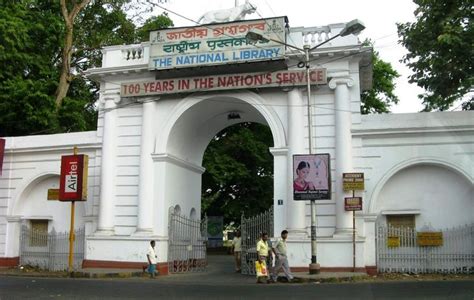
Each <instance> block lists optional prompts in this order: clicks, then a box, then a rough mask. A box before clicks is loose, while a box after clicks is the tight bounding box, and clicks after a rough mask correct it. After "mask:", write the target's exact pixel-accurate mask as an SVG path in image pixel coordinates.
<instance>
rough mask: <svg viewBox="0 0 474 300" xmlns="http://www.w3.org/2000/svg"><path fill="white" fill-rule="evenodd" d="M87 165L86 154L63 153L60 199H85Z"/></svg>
mask: <svg viewBox="0 0 474 300" xmlns="http://www.w3.org/2000/svg"><path fill="white" fill-rule="evenodd" d="M87 167H88V156H87V155H83V154H81V155H65V156H62V157H61V177H60V179H59V200H60V201H86V200H87Z"/></svg>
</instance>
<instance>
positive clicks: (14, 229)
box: [5, 216, 21, 258]
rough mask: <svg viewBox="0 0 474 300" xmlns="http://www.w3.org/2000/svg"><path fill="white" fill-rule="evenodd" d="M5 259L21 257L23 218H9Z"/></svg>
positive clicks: (7, 218)
mask: <svg viewBox="0 0 474 300" xmlns="http://www.w3.org/2000/svg"><path fill="white" fill-rule="evenodd" d="M6 220H7V228H6V236H5V240H6V245H5V257H9V258H11V257H18V256H20V234H21V216H7V217H6Z"/></svg>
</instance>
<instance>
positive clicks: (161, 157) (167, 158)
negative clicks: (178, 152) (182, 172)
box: [151, 153, 206, 174]
mask: <svg viewBox="0 0 474 300" xmlns="http://www.w3.org/2000/svg"><path fill="white" fill-rule="evenodd" d="M151 158H152V159H153V161H164V162H169V163H172V164H174V165H177V166H180V167H183V168H186V169H188V170H190V171H192V172H195V173H198V174H202V173H204V172H205V171H206V169H205V168H203V167H201V166H198V165H196V164H193V163H191V162H189V161H186V160H184V159H181V158H178V157H176V156H173V155H171V154H167V153H160V154H152V155H151Z"/></svg>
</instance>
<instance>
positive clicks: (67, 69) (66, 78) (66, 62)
mask: <svg viewBox="0 0 474 300" xmlns="http://www.w3.org/2000/svg"><path fill="white" fill-rule="evenodd" d="M68 23H69V22H67V21H66V37H65V43H64V49H63V54H62V66H61V74H60V77H59V84H58V87H57V89H56V93H55V95H56V107H60V106H61V104H62V101H63V99H64V97H66V95H67V92H68V90H69V85H70V84H71V80H72V74H71V57H72V37H73V24H72V22H71V23H69V24H68Z"/></svg>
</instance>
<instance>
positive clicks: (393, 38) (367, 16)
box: [154, 0, 422, 113]
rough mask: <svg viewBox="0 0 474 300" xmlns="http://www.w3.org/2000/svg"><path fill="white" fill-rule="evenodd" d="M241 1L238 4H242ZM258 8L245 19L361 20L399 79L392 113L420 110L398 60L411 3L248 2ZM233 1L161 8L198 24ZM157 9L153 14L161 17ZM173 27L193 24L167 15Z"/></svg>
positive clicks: (187, 1) (180, 0)
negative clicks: (397, 100) (400, 30)
mask: <svg viewBox="0 0 474 300" xmlns="http://www.w3.org/2000/svg"><path fill="white" fill-rule="evenodd" d="M243 2H244V0H240V3H243ZM250 2H251V3H252V4H254V5H255V6H256V7H257V13H254V14H252V15H249V16H247V19H255V18H260V17H264V18H268V17H274V16H287V17H288V19H289V22H290V26H291V27H298V26H305V27H313V26H324V25H328V24H332V23H343V22H348V21H350V20H352V19H359V20H361V21H362V22H363V23H364V24H365V26H366V29H365V30H364V31H363V32H362V33H361V34H360V36H359V37H360V39H361V40H364V39H365V38H370V39H372V40H374V41H375V50H376V51H378V52H379V53H380V56H381V58H382V59H383V60H384V61H387V62H390V63H391V64H392V66H393V67H394V68H395V69H396V70H397V71H398V72H399V73H400V74H401V75H402V76H401V77H400V78H399V80H398V81H397V89H396V94H397V95H398V97H399V98H400V103H399V104H398V105H397V106H394V107H392V112H395V113H406V112H417V111H420V110H421V109H422V105H421V101H420V100H418V98H417V94H419V93H421V92H422V89H420V88H418V87H417V86H416V85H414V84H409V83H408V79H407V77H408V75H410V74H411V71H410V70H409V69H408V68H407V67H406V66H405V65H404V64H403V63H400V62H399V60H400V59H401V58H402V56H403V55H404V54H405V53H406V49H405V48H404V47H402V46H400V45H399V44H398V42H397V41H398V35H397V27H396V23H397V22H399V23H400V22H408V21H414V20H415V17H414V14H413V11H414V10H415V7H416V5H415V4H414V3H413V2H412V0H358V1H353V0H331V1H320V0H289V1H288V0H287V1H285V0H250ZM234 4H235V0H213V1H211V0H200V1H197V0H193V1H192V0H169V1H168V3H166V4H163V7H165V8H167V9H169V10H171V11H173V12H176V13H178V14H180V15H182V16H184V17H186V18H189V19H192V20H198V19H199V17H200V16H201V15H203V14H204V13H205V12H207V11H210V10H214V9H222V8H230V7H233V6H234ZM161 12H162V10H160V9H156V10H155V12H154V13H158V14H159V13H161ZM169 15H170V17H171V19H172V20H173V22H174V24H175V26H193V25H196V24H195V23H193V22H191V21H189V20H186V19H184V18H182V17H180V16H177V15H175V14H173V13H169Z"/></svg>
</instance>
